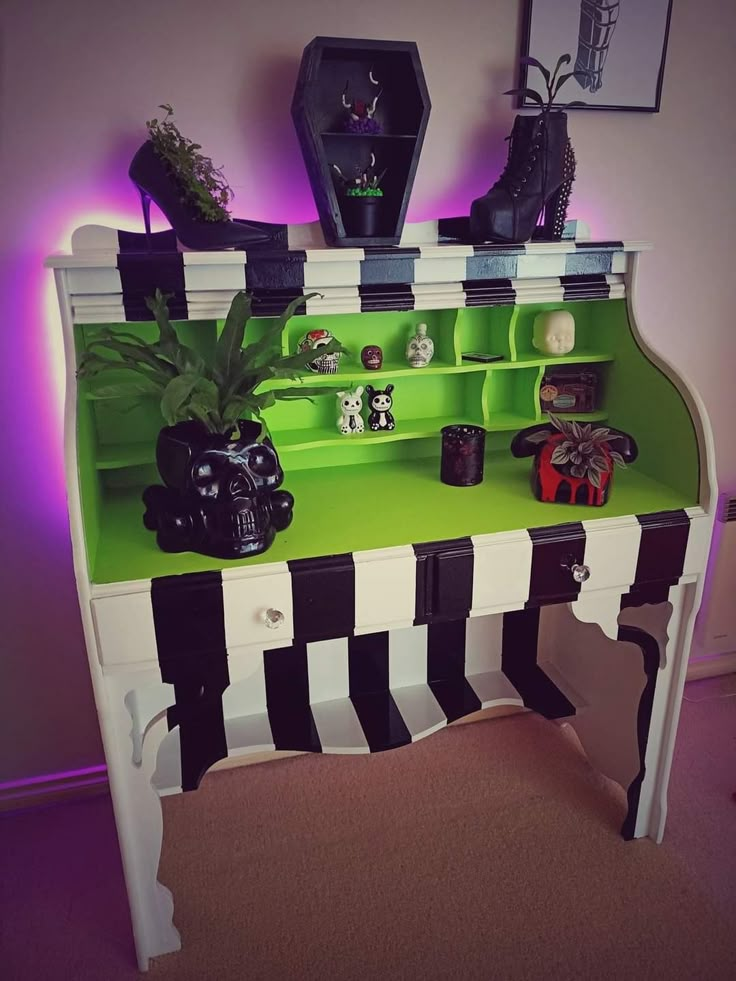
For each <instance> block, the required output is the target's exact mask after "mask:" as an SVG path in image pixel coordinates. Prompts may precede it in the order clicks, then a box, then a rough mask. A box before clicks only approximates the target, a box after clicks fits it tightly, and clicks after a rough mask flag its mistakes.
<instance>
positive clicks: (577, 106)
mask: <svg viewBox="0 0 736 981" xmlns="http://www.w3.org/2000/svg"><path fill="white" fill-rule="evenodd" d="M587 105H588V103H587V102H581V101H580V99H575V100H574V101H573V102H566V103H565V104H564V105H563V106H560V109H561V110H565V109H580V108H585V106H587Z"/></svg>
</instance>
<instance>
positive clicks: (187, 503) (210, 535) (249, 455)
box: [143, 420, 294, 559]
mask: <svg viewBox="0 0 736 981" xmlns="http://www.w3.org/2000/svg"><path fill="white" fill-rule="evenodd" d="M260 436H261V425H260V423H257V422H247V421H243V420H241V421H240V422H239V423H238V424H237V430H236V433H235V434H233V435H232V436H223V435H220V434H216V433H215V434H213V433H210V432H208V431H207V430H206V429H205V428H204V427H203V426H201V425H200V424H199V423H197V422H180V423H177V425H175V426H167V427H165V428H164V429H162V430H161V432H160V434H159V438H158V443H157V444H156V462H157V464H158V469H159V473H160V474H161V478H162V479H163V481H164V484H165V485H166V486H164V487H162V486H161V485H153V486H151V487H147V488H146V490H145V491H144V492H143V502H144V504H145V505H146V512H145V514H144V516H143V523H144V524H145V526H146V528H148V530H149V531H155V532H156V533H157V535H156V540H157V543H158V546H159V548H160V549H162V550H163V551H164V552H186V551H191V552H200V553H202V554H203V555H214V556H217V557H218V558H222V559H237V558H242V557H243V556H247V555H257V554H258V553H259V552H265V551H266V549H267V548H269V546H270V545H271V544H272V542H273V540H274V537H275V535H276V532H277V531H282V530H283V529H284V528H287V527H288V526H289V524H290V523H291V519H292V517H293V513H292V510H293V507H294V498H293V497H292V496H291V494H289V492H288V491H281V490H278V489H277V488H278V487H279V486H280V485H281V483H282V481H283V479H284V473H283V470H282V469H281V465H280V463H279V458H278V456H277V454H276V451H275V449H274V448H273V445H272V443H271V441H270V440H269V439H264V440H262V441H259V438H260Z"/></svg>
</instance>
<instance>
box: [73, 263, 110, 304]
mask: <svg viewBox="0 0 736 981" xmlns="http://www.w3.org/2000/svg"><path fill="white" fill-rule="evenodd" d="M68 282H69V292H70V293H71V294H72V296H73V297H74V296H76V294H78V293H79V294H81V296H83V297H86V296H89V295H90V294H100V293H102V294H105V293H112V294H115V295H119V296H122V294H123V284H122V281H121V279H120V273H119V272H118V270H117V268H116V267H115V266H82V267H80V268H78V269H70V270H69V272H68Z"/></svg>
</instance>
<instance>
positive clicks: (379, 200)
mask: <svg viewBox="0 0 736 981" xmlns="http://www.w3.org/2000/svg"><path fill="white" fill-rule="evenodd" d="M332 169H333V170H334V171H335V173H336V174H337V179H338V182H339V184H340V185H341V197H340V213H341V214H342V223H343V225H344V226H345V234H346V235H347V236H348V237H349V238H375V237H376V236H377V235H380V234H381V227H382V225H383V222H382V221H381V215H382V206H383V190H382V188H381V186H380V185H381V181H382V180H383V178H384V175H385V173H386V170H385V168H384V170H382V171H381V173H380V174H378V173H376V155H375V153H371V160H370V163H369V164H368V166H367V167H366V168H365V169H364V170H361V171H360V172H359V173H358V175H357V176H356V177H353V178H351V179H348V178H346V177H345V175H344V174H343V173H342V171H341V170H340V168H339V167H338V166H337V164H333V165H332Z"/></svg>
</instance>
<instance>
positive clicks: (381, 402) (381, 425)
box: [365, 385, 396, 432]
mask: <svg viewBox="0 0 736 981" xmlns="http://www.w3.org/2000/svg"><path fill="white" fill-rule="evenodd" d="M393 390H394V386H393V385H387V386H386V387H385V388H384V389H376V388H373V386H372V385H366V386H365V393H366V395H367V396H368V407H369V409H370V415H369V416H368V426H369V428H370V429H372V430H373V431H374V432H376V431H378V430H380V429H394V428H395V426H396V423H395V422H394V417H393V415H392V414H391V407H392V406H393V404H394V400H393V399H392V398H391V392H393Z"/></svg>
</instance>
